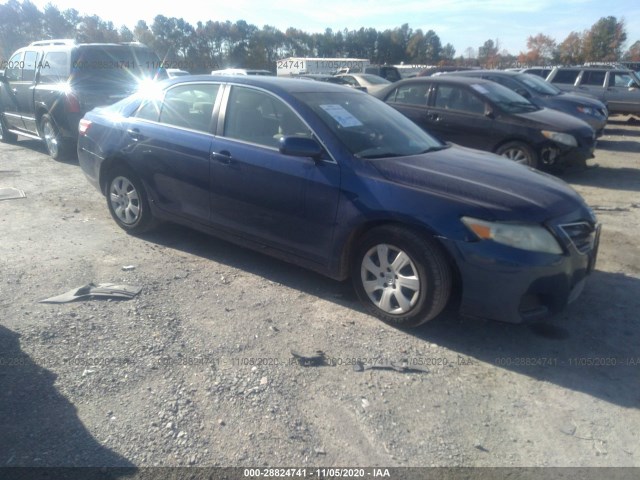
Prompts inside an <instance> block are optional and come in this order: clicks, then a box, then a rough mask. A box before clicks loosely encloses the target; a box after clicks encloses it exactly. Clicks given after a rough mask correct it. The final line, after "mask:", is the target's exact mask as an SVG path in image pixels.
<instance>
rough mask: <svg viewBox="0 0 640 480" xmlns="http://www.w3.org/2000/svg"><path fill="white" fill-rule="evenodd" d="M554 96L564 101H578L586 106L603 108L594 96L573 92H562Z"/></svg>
mask: <svg viewBox="0 0 640 480" xmlns="http://www.w3.org/2000/svg"><path fill="white" fill-rule="evenodd" d="M555 98H557V99H558V100H560V101H563V102H565V103H579V104H580V105H586V106H587V107H593V108H603V107H604V106H605V105H604V104H603V103H602V102H601V101H600V100H598V99H597V98H595V97H591V96H587V95H577V94H575V93H566V92H563V93H561V94H560V95H557V96H556V97H555Z"/></svg>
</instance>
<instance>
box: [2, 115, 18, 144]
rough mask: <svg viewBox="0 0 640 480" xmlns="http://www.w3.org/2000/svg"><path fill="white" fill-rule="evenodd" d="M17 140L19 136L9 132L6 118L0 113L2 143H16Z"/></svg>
mask: <svg viewBox="0 0 640 480" xmlns="http://www.w3.org/2000/svg"><path fill="white" fill-rule="evenodd" d="M17 140H18V136H17V135H16V134H15V133H11V132H9V131H8V130H7V124H6V123H5V122H4V117H3V116H2V113H1V112H0V142H2V143H15V142H16V141H17Z"/></svg>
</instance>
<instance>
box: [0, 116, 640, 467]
mask: <svg viewBox="0 0 640 480" xmlns="http://www.w3.org/2000/svg"><path fill="white" fill-rule="evenodd" d="M589 163H590V164H593V163H598V164H599V168H593V169H588V170H585V171H582V172H574V173H566V174H564V175H562V178H564V179H565V180H566V181H567V182H569V183H571V184H572V185H573V186H574V187H575V188H576V189H577V190H578V191H579V192H580V193H581V194H582V195H583V196H584V197H585V198H586V200H587V202H588V203H589V204H590V205H592V206H593V207H594V208H595V210H596V213H597V214H598V216H599V219H600V221H601V222H602V223H603V224H604V229H603V233H602V239H601V249H600V255H599V259H598V264H597V271H596V272H595V273H594V275H593V276H592V278H591V279H590V281H589V283H588V284H587V287H586V289H585V291H584V293H583V294H582V296H581V297H580V298H579V299H578V301H577V302H576V303H574V304H573V305H572V306H571V307H570V308H569V309H568V310H567V311H566V312H564V313H563V314H561V315H558V316H556V317H554V318H551V319H548V320H546V321H544V322H538V323H535V324H528V325H508V324H502V323H496V322H490V321H483V320H474V319H467V318H460V317H459V316H458V315H457V314H456V313H455V311H448V312H445V314H443V315H442V316H441V317H439V318H438V319H436V320H434V321H432V322H430V323H428V324H426V325H424V326H423V327H421V328H419V329H416V330H414V331H410V332H403V331H398V330H394V329H393V328H390V327H387V326H385V325H384V324H382V323H381V322H379V321H378V320H376V319H374V318H372V317H369V316H367V315H365V314H364V313H363V312H362V310H361V308H360V306H359V305H358V303H357V301H356V299H355V295H354V293H353V292H352V290H351V287H350V285H349V284H348V283H344V284H341V283H337V282H334V281H332V280H329V279H326V278H323V277H321V276H319V275H316V274H314V273H310V272H308V271H305V270H302V269H300V268H297V267H294V266H290V265H288V264H285V263H282V262H280V261H277V260H274V259H271V258H269V257H266V256H263V255H261V254H259V253H255V252H251V251H247V250H244V249H242V248H239V247H237V246H234V245H232V244H229V243H225V242H222V241H219V240H216V239H213V238H209V237H207V236H205V235H202V234H199V233H196V232H193V231H190V230H187V229H184V228H181V227H176V226H165V227H163V228H162V229H161V230H160V231H158V232H155V233H153V234H150V235H148V236H145V237H144V238H136V237H133V236H128V235H126V234H125V233H124V232H123V231H121V230H120V229H119V228H118V227H117V226H116V225H115V223H114V222H113V221H112V220H111V218H110V216H109V214H108V212H107V208H106V205H105V201H104V199H103V198H102V197H101V196H100V195H99V194H98V192H96V191H95V190H94V189H93V187H91V186H90V185H89V184H88V182H87V181H86V180H85V178H84V176H83V174H82V172H81V171H80V169H79V167H78V165H77V163H74V162H69V163H60V162H54V161H52V160H51V159H49V158H48V157H47V156H46V155H44V153H43V150H42V147H40V146H39V145H38V144H37V143H36V142H32V141H27V140H21V141H20V142H19V144H18V145H17V146H9V145H0V187H17V188H20V189H23V190H24V191H25V193H26V198H23V199H15V200H3V201H0V232H1V240H0V359H1V362H0V363H1V365H0V418H1V419H2V424H3V425H2V427H1V429H2V434H1V435H0V466H22V465H25V466H52V465H55V466H61V465H64V466H87V465H92V466H96V465H97V466H108V465H110V466H113V465H120V466H133V465H135V466H154V465H168V466H178V465H195V466H266V465H271V466H278V465H286V466H292V465H305V466H369V467H371V466H390V467H391V466H636V467H638V466H640V434H639V432H640V411H639V409H638V408H639V407H640V328H639V327H640V315H639V314H638V312H639V311H640V248H639V247H638V245H639V243H640V242H639V240H638V239H639V238H640V195H639V193H640V127H639V126H637V124H634V123H628V122H627V118H619V119H614V120H613V121H611V122H610V124H609V126H608V128H607V131H606V135H605V136H604V137H603V138H602V140H601V142H600V143H599V148H598V150H597V152H596V158H595V159H594V160H590V161H589ZM123 266H133V267H135V268H133V269H129V270H123ZM91 281H94V282H98V283H102V282H116V283H127V284H133V285H140V286H142V287H143V289H142V292H141V294H140V295H139V296H138V297H136V298H135V299H133V300H129V301H100V300H92V301H81V302H75V303H69V304H63V305H51V304H41V303H38V301H39V300H41V299H44V298H47V297H50V296H52V295H56V294H59V293H63V292H65V291H67V290H70V289H71V288H74V287H79V286H81V285H85V284H87V283H89V282H91ZM292 350H294V351H297V352H302V353H305V352H306V353H308V354H312V353H314V352H315V351H317V350H322V351H323V352H325V354H326V356H328V357H330V358H332V359H333V360H332V361H331V362H330V364H329V365H324V366H314V365H308V366H302V365H299V364H297V363H295V362H292V361H291V360H292V355H291V351H292ZM355 358H361V359H365V360H367V359H370V360H374V361H376V362H378V363H380V362H383V361H386V360H390V361H393V362H400V361H402V360H406V361H407V362H408V364H409V365H410V366H416V367H420V368H416V370H415V371H412V372H399V371H394V370H365V371H355V370H354V368H353V366H352V365H351V364H352V363H353V360H352V359H355Z"/></svg>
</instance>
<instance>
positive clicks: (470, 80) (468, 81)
mask: <svg viewBox="0 0 640 480" xmlns="http://www.w3.org/2000/svg"><path fill="white" fill-rule="evenodd" d="M416 82H418V83H444V82H447V83H456V84H461V85H472V84H473V85H477V84H490V85H495V82H492V81H491V80H485V79H484V78H477V77H471V76H469V75H467V76H464V77H463V76H461V75H455V74H454V73H451V74H447V75H437V76H435V77H413V78H405V79H404V80H400V81H398V82H395V83H394V84H393V85H400V84H405V83H416Z"/></svg>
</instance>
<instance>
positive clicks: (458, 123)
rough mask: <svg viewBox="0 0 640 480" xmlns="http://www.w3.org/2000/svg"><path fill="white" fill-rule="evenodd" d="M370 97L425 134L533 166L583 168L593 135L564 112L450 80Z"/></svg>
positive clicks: (400, 85)
mask: <svg viewBox="0 0 640 480" xmlns="http://www.w3.org/2000/svg"><path fill="white" fill-rule="evenodd" d="M374 96H376V97H378V98H380V99H382V100H384V101H385V102H387V103H388V104H389V105H391V106H393V107H394V108H395V109H396V110H398V111H400V112H401V113H403V114H404V115H406V116H407V117H408V118H410V119H411V120H413V121H414V122H415V123H416V124H418V125H419V126H421V127H422V128H424V129H425V130H426V131H428V132H430V133H433V134H434V135H436V136H437V137H439V138H441V139H443V140H446V141H450V142H454V143H458V144H460V145H463V146H465V147H471V148H477V149H479V150H486V151H489V152H495V153H497V154H498V155H503V156H506V157H508V158H510V159H512V160H515V161H517V162H519V163H524V164H526V165H529V166H531V167H548V166H551V165H554V164H560V163H569V162H572V163H573V162H575V163H583V162H584V161H585V160H586V159H587V158H591V157H593V150H594V148H595V132H594V130H593V128H591V127H590V126H589V125H588V124H587V123H585V122H583V121H582V120H579V119H577V118H575V117H573V116H571V115H567V114H565V113H562V112H558V111H555V110H550V109H547V108H540V107H537V106H536V105H534V104H532V103H531V102H529V101H528V100H527V99H526V98H524V97H522V96H520V95H518V94H517V93H515V92H513V91H511V90H509V89H508V88H506V87H503V86H502V85H499V84H497V83H495V82H491V81H489V80H483V79H480V78H466V77H460V76H453V75H440V76H437V77H425V78H412V79H408V80H402V81H400V82H396V83H394V84H393V85H390V86H389V87H387V88H385V89H384V90H382V91H380V92H377V93H375V94H374Z"/></svg>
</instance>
